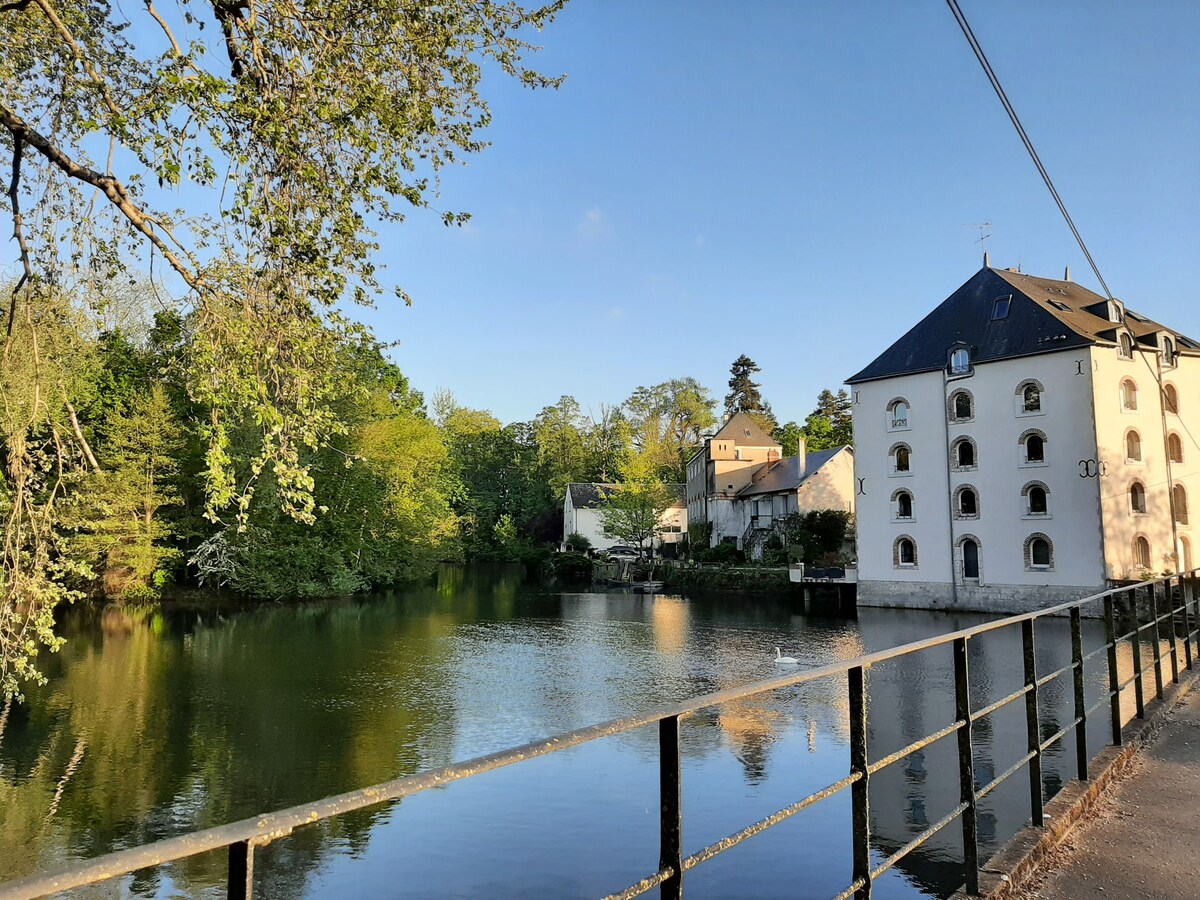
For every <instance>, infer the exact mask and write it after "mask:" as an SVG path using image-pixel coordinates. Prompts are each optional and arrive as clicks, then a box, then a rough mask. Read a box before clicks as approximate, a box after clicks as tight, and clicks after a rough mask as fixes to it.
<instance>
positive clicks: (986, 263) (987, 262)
mask: <svg viewBox="0 0 1200 900" xmlns="http://www.w3.org/2000/svg"><path fill="white" fill-rule="evenodd" d="M983 267H984V268H985V269H990V268H991V267H992V257H991V255H990V254H989V253H988V252H987V251H986V250H984V251H983Z"/></svg>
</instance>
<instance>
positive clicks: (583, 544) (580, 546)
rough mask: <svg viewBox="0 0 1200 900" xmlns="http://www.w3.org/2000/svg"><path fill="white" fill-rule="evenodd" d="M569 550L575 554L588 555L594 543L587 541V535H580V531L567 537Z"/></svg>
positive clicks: (566, 542)
mask: <svg viewBox="0 0 1200 900" xmlns="http://www.w3.org/2000/svg"><path fill="white" fill-rule="evenodd" d="M564 543H565V544H566V545H567V549H568V550H570V551H572V552H573V553H587V552H588V551H590V550H591V549H592V542H591V541H589V540H588V539H587V536H586V535H582V534H580V533H579V532H578V531H576V532H574V533H573V534H569V535H567V539H566V541H564Z"/></svg>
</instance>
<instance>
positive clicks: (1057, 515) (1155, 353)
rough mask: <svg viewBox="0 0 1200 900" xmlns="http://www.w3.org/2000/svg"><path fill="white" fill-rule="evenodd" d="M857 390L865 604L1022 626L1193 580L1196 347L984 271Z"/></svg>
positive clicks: (1051, 283)
mask: <svg viewBox="0 0 1200 900" xmlns="http://www.w3.org/2000/svg"><path fill="white" fill-rule="evenodd" d="M848 383H849V384H850V385H851V386H852V391H853V393H852V398H853V421H854V441H855V448H856V452H855V479H856V497H855V501H856V505H857V513H858V515H857V529H858V556H859V602H860V603H861V604H864V605H903V606H920V607H946V608H961V609H979V610H988V611H1000V610H1023V609H1030V608H1037V607H1039V606H1044V605H1046V604H1047V603H1050V602H1059V601H1061V600H1063V599H1066V598H1067V597H1068V596H1086V595H1088V594H1091V593H1095V592H1098V591H1100V590H1103V589H1104V588H1106V587H1107V586H1108V585H1109V584H1110V583H1111V582H1114V581H1124V580H1134V579H1139V578H1141V577H1142V576H1143V575H1145V574H1148V573H1150V572H1173V571H1177V570H1187V569H1190V568H1192V565H1193V553H1194V537H1193V534H1192V527H1191V522H1190V515H1189V502H1190V499H1191V495H1192V493H1193V492H1194V490H1195V489H1196V488H1197V487H1200V477H1198V476H1200V444H1197V439H1196V437H1194V435H1197V436H1200V345H1197V344H1196V343H1195V342H1194V341H1192V340H1191V339H1189V338H1187V337H1185V336H1183V335H1180V334H1178V333H1176V332H1174V331H1172V330H1170V329H1169V328H1167V327H1165V326H1163V325H1160V324H1158V323H1156V322H1154V321H1152V320H1150V319H1148V318H1146V317H1145V316H1142V315H1139V314H1137V313H1134V312H1132V311H1129V310H1127V309H1125V308H1124V306H1123V304H1121V303H1120V302H1119V301H1110V300H1107V299H1106V298H1104V297H1101V296H1099V295H1097V294H1095V293H1093V292H1092V291H1089V290H1087V289H1086V288H1083V287H1081V286H1080V285H1078V284H1075V283H1074V282H1072V281H1070V280H1069V279H1063V280H1056V279H1047V278H1035V277H1033V276H1030V275H1025V274H1022V273H1019V272H1015V271H1012V270H1003V269H993V268H990V267H987V266H985V267H984V268H983V269H982V270H980V272H978V273H977V274H976V275H975V276H974V277H973V278H972V279H971V280H969V281H968V282H967V283H966V284H964V285H963V286H962V287H961V288H959V289H958V290H957V291H955V293H954V294H952V295H951V296H950V297H949V298H948V299H947V300H946V301H944V302H943V303H942V304H941V305H940V306H938V307H937V308H936V309H935V310H934V311H933V312H931V313H930V314H929V315H928V316H926V318H925V319H923V320H922V321H921V322H920V323H918V324H917V325H916V326H915V327H914V328H913V329H912V330H910V331H909V332H908V333H907V334H906V335H904V337H902V338H901V339H900V340H898V341H897V342H896V343H895V344H893V345H892V346H891V347H890V348H889V349H888V350H886V351H885V352H884V353H883V354H882V355H880V356H879V357H878V358H877V359H876V360H875V361H874V362H872V363H871V365H869V366H867V368H865V369H863V370H862V371H861V372H859V373H858V374H856V375H854V376H853V377H852V378H850V379H848ZM1050 587H1052V588H1053V591H1050V590H1047V588H1050Z"/></svg>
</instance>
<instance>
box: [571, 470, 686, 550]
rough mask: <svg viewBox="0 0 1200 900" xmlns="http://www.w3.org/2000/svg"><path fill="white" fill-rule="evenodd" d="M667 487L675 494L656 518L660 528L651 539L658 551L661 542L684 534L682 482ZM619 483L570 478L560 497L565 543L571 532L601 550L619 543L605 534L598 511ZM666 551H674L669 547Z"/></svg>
mask: <svg viewBox="0 0 1200 900" xmlns="http://www.w3.org/2000/svg"><path fill="white" fill-rule="evenodd" d="M666 487H667V490H669V491H670V492H671V495H672V497H673V498H674V500H673V502H672V504H671V505H670V506H669V507H668V508H667V509H666V510H664V511H663V514H662V516H661V517H660V518H659V523H660V526H661V528H662V530H661V532H660V533H659V534H658V535H657V536H656V537H655V539H654V546H655V548H656V549H657V550H659V551H661V550H662V548H663V546H664V545H674V544H678V543H679V542H680V541H682V540H683V536H684V535H685V534H687V521H688V520H687V515H688V511H687V504H686V503H685V502H684V486H683V485H682V484H668V485H666ZM620 489H621V485H619V484H594V483H589V482H572V483H571V484H568V485H567V490H566V497H565V498H564V499H563V542H564V544H565V543H566V540H567V538H568V537H570V536H571V535H572V534H581V535H583V536H584V537H585V538H587V539H588V540H589V541H590V542H591V544H592V546H593V547H595V548H596V549H597V550H604V549H607V548H608V547H612V546H614V545H616V544H619V543H620V541H618V540H616V539H614V538H610V537H607V536H606V535H605V534H604V522H603V520H602V519H601V517H600V512H601V510H602V509H603V508H604V504H605V503H606V502H607V500H608V498H609V497H610V496H612V493H613V492H614V491H619V490H620ZM666 552H667V555H668V556H670V555H674V548H673V547H672V548H671V549H669V550H668V551H666Z"/></svg>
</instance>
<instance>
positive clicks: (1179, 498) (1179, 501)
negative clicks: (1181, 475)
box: [1171, 484, 1188, 525]
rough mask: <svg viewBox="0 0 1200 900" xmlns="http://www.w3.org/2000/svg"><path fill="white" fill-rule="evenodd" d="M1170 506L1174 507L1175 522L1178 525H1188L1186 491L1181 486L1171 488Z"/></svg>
mask: <svg viewBox="0 0 1200 900" xmlns="http://www.w3.org/2000/svg"><path fill="white" fill-rule="evenodd" d="M1171 505H1172V506H1174V507H1175V521H1176V522H1178V523H1179V524H1180V525H1186V524H1187V523H1188V508H1187V489H1186V488H1185V487H1184V486H1183V485H1182V484H1177V485H1175V487H1173V488H1171Z"/></svg>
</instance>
